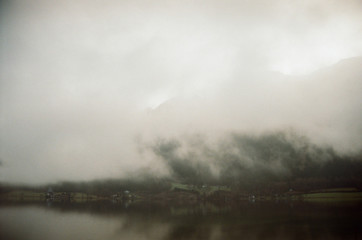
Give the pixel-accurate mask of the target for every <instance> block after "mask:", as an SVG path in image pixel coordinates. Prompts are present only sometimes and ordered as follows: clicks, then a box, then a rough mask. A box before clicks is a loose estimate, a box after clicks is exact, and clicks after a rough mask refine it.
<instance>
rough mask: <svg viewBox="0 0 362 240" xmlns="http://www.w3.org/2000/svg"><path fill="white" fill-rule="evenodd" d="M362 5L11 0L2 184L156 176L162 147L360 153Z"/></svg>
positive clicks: (0, 71)
mask: <svg viewBox="0 0 362 240" xmlns="http://www.w3.org/2000/svg"><path fill="white" fill-rule="evenodd" d="M361 13H362V1H360V0H343V1H342V0H305V1H289V0H276V1H268V0H254V1H251V0H250V1H233V0H226V1H218V0H211V1H204V0H203V1H187V0H186V1H184V0H182V1H181V0H175V1H166V0H155V1H147V0H142V1H141V0H132V1H131V0H122V1H116V0H113V1H112V0H109V1H107V0H106V1H85V0H84V1H81V0H51V1H49V0H34V1H26V0H12V1H10V0H9V1H1V9H0V182H11V183H30V184H38V183H46V182H55V181H62V180H91V179H99V178H117V177H122V176H125V174H128V173H130V172H133V171H136V170H137V169H147V170H148V171H150V172H154V173H160V174H162V173H164V172H165V171H164V169H163V166H162V164H158V159H157V158H156V156H153V155H152V154H148V153H147V151H145V150H144V149H143V147H142V146H147V145H148V144H152V141H154V140H155V139H160V138H173V137H182V136H185V135H193V134H203V135H206V136H207V137H208V138H211V139H212V138H217V139H219V138H221V136H222V135H223V134H225V133H228V132H233V131H237V132H241V133H247V134H260V133H262V132H264V131H274V130H278V131H279V130H281V131H283V130H288V129H293V131H296V132H298V133H301V134H302V135H305V136H307V137H308V138H310V139H311V141H313V142H314V143H316V144H319V145H325V146H332V147H334V148H335V149H336V150H337V151H339V152H341V153H349V152H359V151H361V150H362V108H361V103H362V94H361V89H362V14H361Z"/></svg>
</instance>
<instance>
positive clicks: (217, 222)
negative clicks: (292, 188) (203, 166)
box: [0, 202, 362, 240]
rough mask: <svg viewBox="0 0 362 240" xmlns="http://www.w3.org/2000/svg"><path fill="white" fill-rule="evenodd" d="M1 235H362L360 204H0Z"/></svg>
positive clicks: (18, 239)
mask: <svg viewBox="0 0 362 240" xmlns="http://www.w3.org/2000/svg"><path fill="white" fill-rule="evenodd" d="M0 239H7V240H15V239H16V240H23V239H27V240H35V239H36V240H39V239H42V240H44V239H52V240H56V239H59V240H60V239H61V240H64V239H67V240H73V239H74V240H75V239H76V240H80V239H89V240H91V239H102V240H105V239H130V240H136V239H137V240H142V239H148V240H150V239H151V240H152V239H211V240H216V239H248V240H253V239H281V240H283V239H301V240H302V239H303V240H305V239H362V206H361V203H360V202H345V203H307V202H254V203H253V202H242V203H238V204H220V205H217V204H211V203H200V204H196V205H177V204H176V205H170V204H145V203H124V204H121V203H112V202H102V203H99V202H93V203H51V202H50V203H49V202H48V203H46V202H40V203H1V204H0Z"/></svg>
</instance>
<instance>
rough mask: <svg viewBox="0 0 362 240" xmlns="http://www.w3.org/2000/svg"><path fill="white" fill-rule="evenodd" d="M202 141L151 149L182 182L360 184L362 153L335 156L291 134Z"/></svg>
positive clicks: (269, 186) (245, 186)
mask: <svg viewBox="0 0 362 240" xmlns="http://www.w3.org/2000/svg"><path fill="white" fill-rule="evenodd" d="M188 142H191V144H188ZM205 142H206V141H203V140H202V138H200V136H197V137H195V139H194V140H192V139H191V140H190V139H188V140H187V141H179V140H175V139H172V140H159V141H158V142H157V143H156V144H155V145H154V146H153V147H152V151H153V152H154V153H155V154H156V155H157V156H159V157H160V158H161V159H162V160H163V161H164V162H165V163H166V164H167V166H168V168H169V170H170V172H171V175H172V178H173V179H175V180H176V181H179V182H183V183H190V184H210V185H226V186H231V187H233V189H235V190H240V191H246V192H255V191H259V192H264V193H266V192H268V193H272V192H283V191H287V190H288V189H290V188H293V189H297V190H300V191H308V190H313V189H318V188H331V187H357V188H361V187H362V174H361V173H362V159H361V154H359V155H358V154H355V155H353V156H348V155H340V154H337V153H336V152H335V151H334V150H333V148H330V147H319V146H317V145H315V144H312V143H311V142H310V141H309V140H308V139H307V138H305V137H302V136H299V135H297V134H295V133H291V132H288V133H285V132H274V133H268V134H264V135H260V136H250V135H241V134H236V133H233V134H230V135H229V136H227V137H226V138H225V139H223V141H220V142H218V143H217V144H216V146H215V144H214V146H212V147H211V146H210V145H208V144H205Z"/></svg>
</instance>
